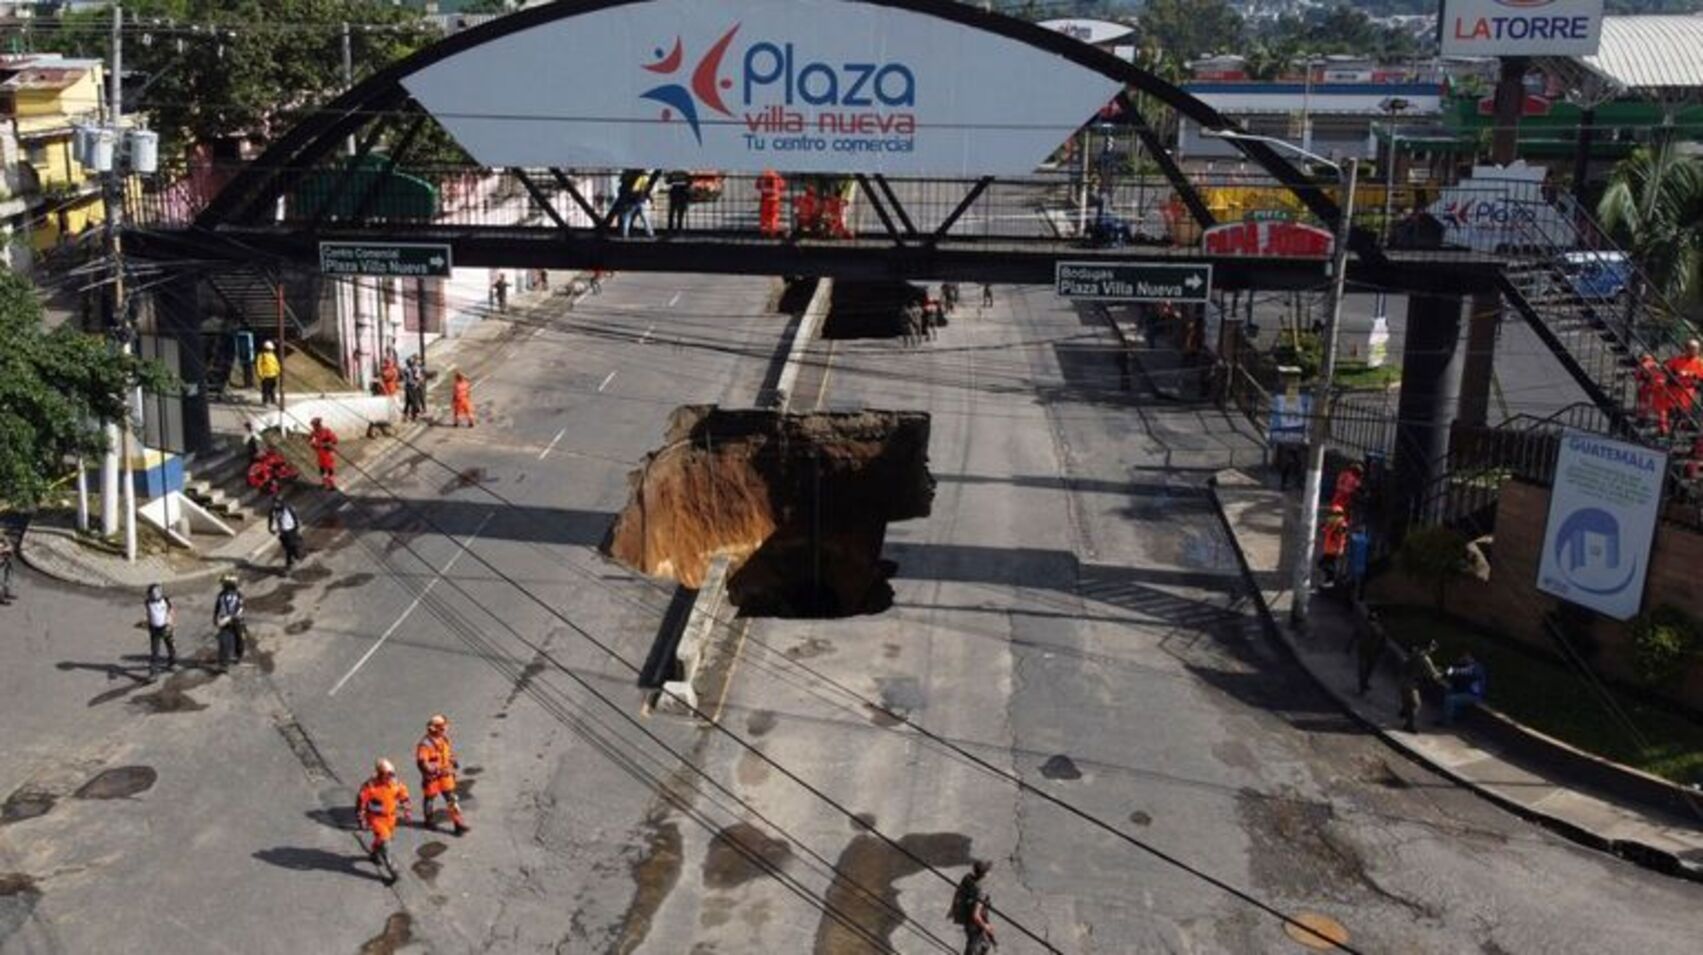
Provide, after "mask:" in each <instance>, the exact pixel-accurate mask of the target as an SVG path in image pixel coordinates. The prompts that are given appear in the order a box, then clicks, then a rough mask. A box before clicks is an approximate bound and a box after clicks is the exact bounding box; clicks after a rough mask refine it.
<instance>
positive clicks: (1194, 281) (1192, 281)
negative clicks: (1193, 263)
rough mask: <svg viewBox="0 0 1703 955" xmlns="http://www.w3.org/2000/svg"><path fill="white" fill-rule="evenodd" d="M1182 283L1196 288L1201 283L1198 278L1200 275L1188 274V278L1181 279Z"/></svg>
mask: <svg viewBox="0 0 1703 955" xmlns="http://www.w3.org/2000/svg"><path fill="white" fill-rule="evenodd" d="M1183 284H1184V285H1186V286H1188V287H1189V288H1190V289H1197V288H1200V286H1201V284H1202V283H1201V280H1200V276H1198V275H1190V276H1189V277H1188V278H1186V279H1183Z"/></svg>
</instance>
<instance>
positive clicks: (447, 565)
mask: <svg viewBox="0 0 1703 955" xmlns="http://www.w3.org/2000/svg"><path fill="white" fill-rule="evenodd" d="M495 516H496V514H495V513H494V512H493V513H491V514H486V515H485V519H484V520H482V521H480V522H479V526H478V527H476V528H474V530H473V533H471V534H469V535H467V536H466V537H464V538H462V540H461V546H460V547H458V548H456V551H455V553H454V554H451V555H450V558H449V560H447V561H445V562H444V565H443V569H442V570H439V571H438V572H437V576H435V577H433V578H432V579H431V580H429V581H427V582H426V586H425V587H424V588H422V589H421V590H420V592H419V593H418V594H415V595H414V600H413V602H411V603H409V604H408V606H407V608H406V609H404V610H403V611H402V613H401V614H399V615H398V616H397V618H396V619H395V620H393V621H391V624H390V626H389V627H387V628H385V631H384V633H383V634H381V635H380V636H379V638H378V640H376V641H374V642H373V645H372V646H371V647H368V648H367V652H366V653H363V654H361V658H360V659H359V660H356V661H355V665H354V666H352V667H350V668H349V672H348V673H345V674H343V679H341V680H338V681H337V683H336V684H335V685H333V686H332V687H331V691H330V692H329V693H327V694H325V695H326V696H336V695H337V691H338V690H341V689H343V684H345V683H348V682H349V680H350V678H352V677H353V676H354V675H355V674H356V673H358V672H359V671H360V669H361V667H364V666H366V665H367V661H368V660H371V659H372V658H373V654H375V653H377V652H378V648H379V647H382V646H384V643H385V641H386V640H389V639H390V637H391V635H392V634H394V633H395V632H396V628H398V627H400V626H402V623H403V621H405V620H407V619H408V618H409V617H411V616H413V614H414V611H415V610H418V609H419V608H420V604H421V602H422V601H424V600H425V599H426V595H427V594H429V593H431V592H432V588H433V587H436V586H437V585H438V581H440V580H442V579H444V576H445V575H447V574H448V573H449V572H450V571H451V570H454V569H455V563H456V561H458V560H460V559H461V555H462V554H465V553H467V548H468V547H470V546H471V545H472V544H473V542H474V541H475V540H477V539H478V537H479V534H480V533H481V532H483V531H484V530H485V525H486V524H489V523H491V518H493V517H495Z"/></svg>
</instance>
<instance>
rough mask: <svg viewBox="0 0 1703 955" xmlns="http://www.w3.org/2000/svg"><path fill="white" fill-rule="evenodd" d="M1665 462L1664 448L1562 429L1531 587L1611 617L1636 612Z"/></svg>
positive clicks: (1625, 616) (1640, 601)
mask: <svg viewBox="0 0 1703 955" xmlns="http://www.w3.org/2000/svg"><path fill="white" fill-rule="evenodd" d="M1667 465H1668V456H1667V454H1666V453H1664V452H1660V451H1652V450H1650V449H1649V448H1643V447H1639V446H1638V445H1635V444H1627V443H1625V442H1623V441H1611V440H1608V439H1607V438H1599V437H1597V436H1596V435H1593V434H1587V433H1585V432H1582V431H1568V432H1567V433H1566V434H1565V435H1564V436H1563V437H1562V439H1561V454H1560V457H1559V458H1558V459H1557V460H1556V462H1555V484H1554V487H1553V489H1552V490H1551V491H1550V498H1549V520H1548V523H1547V524H1546V525H1545V526H1544V533H1543V555H1542V558H1541V559H1540V560H1539V562H1538V569H1537V587H1538V589H1539V590H1541V591H1543V592H1544V593H1547V594H1553V595H1555V596H1557V597H1560V598H1561V599H1563V600H1566V601H1570V602H1572V603H1576V604H1578V605H1579V606H1581V607H1589V608H1590V609H1592V610H1595V611H1597V612H1598V613H1601V614H1604V615H1606V616H1609V617H1613V618H1614V619H1616V620H1629V619H1631V618H1632V617H1635V616H1637V614H1638V611H1639V609H1641V607H1642V605H1643V602H1644V577H1645V575H1646V573H1647V572H1648V570H1649V563H1650V545H1651V543H1652V542H1653V541H1654V540H1655V534H1656V518H1657V517H1658V516H1659V515H1660V513H1661V507H1662V480H1663V478H1664V477H1665V476H1666V475H1667Z"/></svg>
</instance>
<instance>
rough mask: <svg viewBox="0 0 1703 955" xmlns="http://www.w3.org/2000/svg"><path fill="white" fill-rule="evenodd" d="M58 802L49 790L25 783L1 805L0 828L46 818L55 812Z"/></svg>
mask: <svg viewBox="0 0 1703 955" xmlns="http://www.w3.org/2000/svg"><path fill="white" fill-rule="evenodd" d="M58 801H59V799H58V797H57V796H55V795H53V794H52V793H50V792H48V791H47V790H45V789H37V788H36V787H35V786H34V785H32V784H29V783H25V784H24V785H23V786H20V787H18V789H17V790H16V791H15V792H13V793H12V794H11V795H10V796H7V797H6V801H5V803H0V826H9V825H11V824H12V823H14V822H23V821H24V820H26V819H35V818H37V817H39V816H45V815H47V814H48V813H49V812H51V811H52V810H53V804H54V803H55V802H58Z"/></svg>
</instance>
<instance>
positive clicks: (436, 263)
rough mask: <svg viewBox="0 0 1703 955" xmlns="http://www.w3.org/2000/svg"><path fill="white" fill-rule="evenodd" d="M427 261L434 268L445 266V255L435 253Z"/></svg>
mask: <svg viewBox="0 0 1703 955" xmlns="http://www.w3.org/2000/svg"><path fill="white" fill-rule="evenodd" d="M426 261H427V264H429V265H430V266H431V267H432V268H434V269H441V268H443V256H441V255H434V256H432V257H431V258H430V259H428V260H426Z"/></svg>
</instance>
